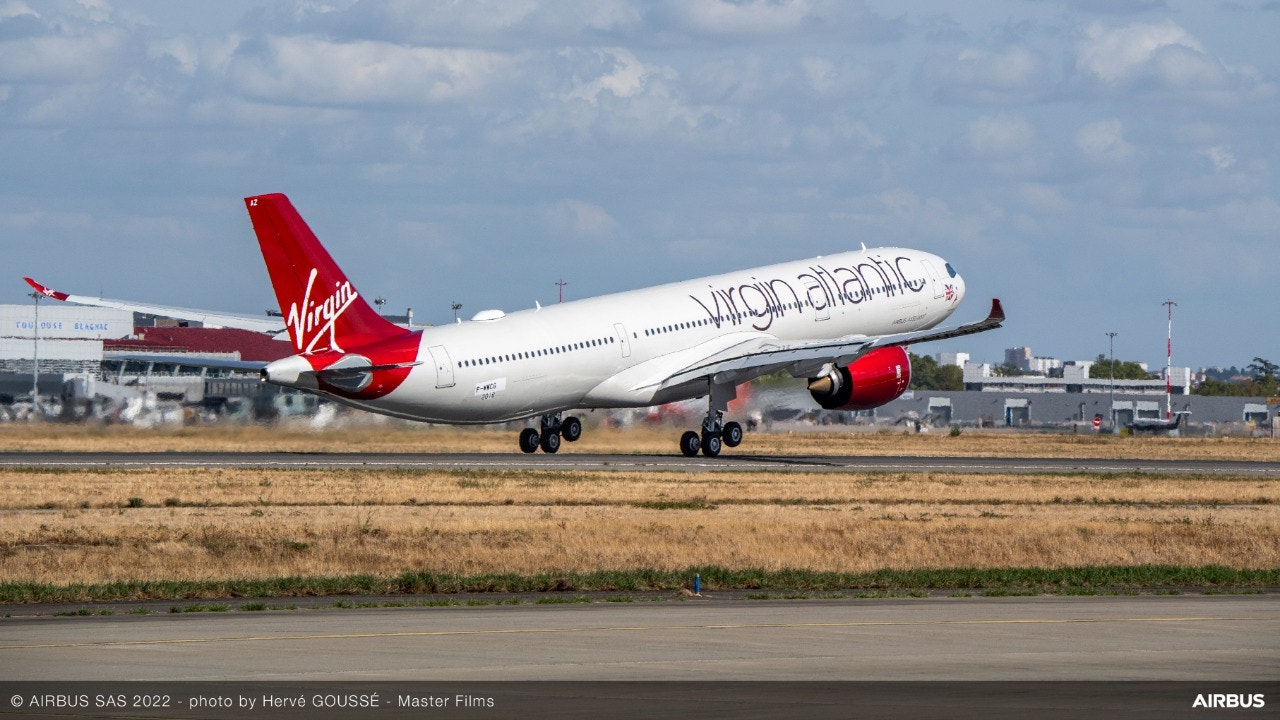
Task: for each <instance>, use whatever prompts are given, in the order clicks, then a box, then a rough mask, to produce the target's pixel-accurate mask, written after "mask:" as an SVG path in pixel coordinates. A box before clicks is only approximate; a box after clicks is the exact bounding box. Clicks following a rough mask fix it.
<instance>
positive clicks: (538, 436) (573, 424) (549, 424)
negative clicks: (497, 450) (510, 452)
mask: <svg viewBox="0 0 1280 720" xmlns="http://www.w3.org/2000/svg"><path fill="white" fill-rule="evenodd" d="M560 415H561V414H560V413H553V414H548V415H543V416H542V422H541V427H542V429H541V431H538V430H534V429H533V428H525V429H524V430H521V431H520V450H521V451H523V452H526V453H533V452H537V451H538V448H542V452H544V453H555V452H558V451H559V450H560V438H564V439H565V440H566V441H567V442H575V441H576V440H577V439H578V438H580V437H582V421H581V420H579V419H578V418H576V417H574V416H572V415H570V416H569V417H567V418H564V419H563V420H561V419H560Z"/></svg>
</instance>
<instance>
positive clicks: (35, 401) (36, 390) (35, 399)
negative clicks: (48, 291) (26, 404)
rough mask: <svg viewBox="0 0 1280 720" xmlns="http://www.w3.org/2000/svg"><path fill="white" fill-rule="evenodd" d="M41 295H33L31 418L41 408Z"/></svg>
mask: <svg viewBox="0 0 1280 720" xmlns="http://www.w3.org/2000/svg"><path fill="white" fill-rule="evenodd" d="M40 297H41V295H40V293H38V292H33V293H31V298H32V300H33V301H34V303H35V322H34V323H32V325H31V417H33V418H34V417H35V416H36V411H37V409H38V408H39V407H40Z"/></svg>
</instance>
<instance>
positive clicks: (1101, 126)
mask: <svg viewBox="0 0 1280 720" xmlns="http://www.w3.org/2000/svg"><path fill="white" fill-rule="evenodd" d="M1076 147H1077V148H1078V149H1079V150H1080V152H1081V153H1083V154H1084V156H1085V157H1087V158H1089V159H1090V160H1092V161H1094V162H1101V163H1118V162H1124V161H1126V160H1129V159H1130V158H1132V157H1133V156H1134V149H1133V146H1132V145H1130V144H1129V143H1128V142H1126V141H1125V139H1124V124H1123V123H1121V122H1120V121H1119V120H1118V119H1111V120H1099V121H1098V122H1094V123H1089V124H1088V125H1085V126H1084V127H1082V128H1080V129H1079V130H1077V131H1076Z"/></svg>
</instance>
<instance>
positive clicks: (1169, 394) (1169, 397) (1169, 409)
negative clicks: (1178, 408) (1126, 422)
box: [1162, 300, 1178, 420]
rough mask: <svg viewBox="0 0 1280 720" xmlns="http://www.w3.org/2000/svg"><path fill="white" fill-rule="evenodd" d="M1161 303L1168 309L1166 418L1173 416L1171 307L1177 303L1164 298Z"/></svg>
mask: <svg viewBox="0 0 1280 720" xmlns="http://www.w3.org/2000/svg"><path fill="white" fill-rule="evenodd" d="M1162 304H1163V305H1164V306H1165V307H1166V308H1168V309H1169V335H1168V336H1167V340H1166V342H1165V350H1166V351H1167V354H1166V355H1165V364H1164V418H1165V419H1166V420H1168V419H1169V418H1171V417H1173V308H1174V307H1176V306H1177V304H1178V303H1176V302H1174V301H1172V300H1165V301H1164V303H1162Z"/></svg>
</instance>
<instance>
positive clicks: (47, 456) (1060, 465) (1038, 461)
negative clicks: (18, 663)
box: [0, 451, 1280, 477]
mask: <svg viewBox="0 0 1280 720" xmlns="http://www.w3.org/2000/svg"><path fill="white" fill-rule="evenodd" d="M0 467H44V468H102V467H122V468H137V467H239V468H245V467H284V468H308V467H314V468H379V467H388V468H436V469H446V470H448V469H494V470H570V469H573V470H633V471H634V470H641V471H644V470H649V471H662V470H665V471H671V470H687V471H695V472H716V471H738V472H742V471H752V470H769V471H783V470H794V471H803V472H856V471H873V472H956V473H977V474H1007V473H1023V472H1043V473H1076V472H1090V473H1107V474H1113V473H1135V472H1138V473H1151V474H1160V475H1231V476H1256V477H1280V462H1241V461H1224V460H1135V459H1115V458H1106V459H1094V458H995V457H885V456H795V457H793V456H777V455H775V456H769V455H745V454H744V455H735V454H733V453H732V452H731V451H726V453H725V454H723V455H721V456H720V457H718V458H714V459H713V458H704V457H696V458H686V457H683V456H680V455H594V454H573V453H560V454H556V455H545V454H541V453H538V454H532V455H522V454H517V453H512V454H494V453H439V454H437V453H293V452H279V453H271V452H163V453H137V452H9V453H3V454H0Z"/></svg>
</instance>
